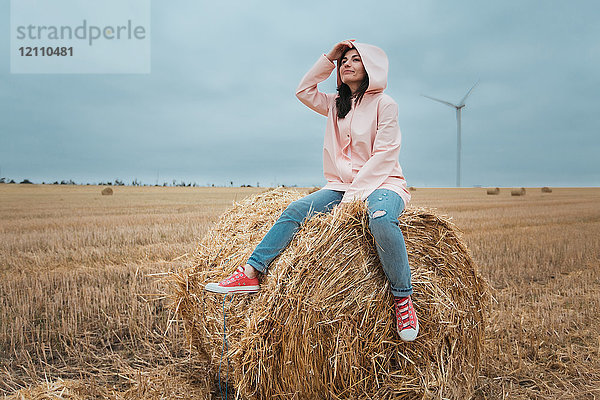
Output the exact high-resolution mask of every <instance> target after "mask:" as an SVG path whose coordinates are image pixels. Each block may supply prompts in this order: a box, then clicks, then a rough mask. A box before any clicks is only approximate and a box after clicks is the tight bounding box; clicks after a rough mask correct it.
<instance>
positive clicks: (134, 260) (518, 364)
mask: <svg viewBox="0 0 600 400" xmlns="http://www.w3.org/2000/svg"><path fill="white" fill-rule="evenodd" d="M527 189H528V190H527V191H528V194H527V196H516V197H512V196H511V195H510V192H509V191H508V190H506V191H501V192H500V193H499V194H498V195H496V196H487V195H486V193H485V191H482V190H481V189H480V188H476V189H427V188H419V190H418V191H414V192H412V195H413V202H412V205H413V206H425V207H431V208H436V209H437V212H438V213H440V214H444V215H448V216H450V217H452V221H453V222H454V224H455V225H456V226H457V227H459V228H460V230H461V231H462V232H463V236H462V238H463V241H464V242H465V243H466V245H467V247H468V249H469V251H470V253H471V255H472V258H473V260H474V261H475V264H476V265H477V268H478V270H479V273H480V274H481V275H482V276H483V277H484V278H486V280H487V281H488V282H489V283H490V285H491V288H492V295H493V298H494V301H492V303H491V310H490V318H489V321H488V324H487V328H486V333H485V338H484V347H483V354H482V360H481V369H480V373H479V375H480V376H479V379H478V382H477V384H476V387H475V394H474V398H475V399H502V398H511V399H555V398H566V399H594V398H598V397H600V336H599V335H598V332H600V317H599V315H598V312H597V310H598V308H599V307H600V258H599V257H600V189H598V188H552V194H551V195H548V194H547V193H541V191H540V190H539V188H537V189H535V190H530V189H529V188H527ZM101 190H102V188H101V187H98V186H89V187H86V186H83V187H73V186H59V187H57V186H39V185H0V199H1V201H0V276H1V277H2V280H1V281H0V299H1V300H0V302H2V304H1V309H2V313H1V314H0V365H1V366H2V368H1V369H0V391H1V393H2V394H4V395H9V394H13V393H15V391H17V390H19V389H23V390H22V392H21V393H20V394H22V395H23V397H22V398H27V399H29V398H42V397H41V395H42V393H46V394H48V393H51V391H52V390H54V391H55V392H54V393H60V391H61V390H63V388H64V387H69V388H72V392H74V393H75V392H77V393H79V392H80V391H81V390H83V392H82V393H83V394H84V395H85V394H86V393H87V396H88V398H90V397H93V396H94V394H100V393H104V394H105V395H106V396H108V397H109V398H160V396H163V398H169V397H170V398H202V397H195V394H199V393H205V392H206V391H207V390H209V389H207V388H206V387H205V386H208V387H212V390H213V391H216V394H215V395H214V396H216V397H215V398H218V389H217V386H216V383H215V382H210V379H209V380H208V381H207V379H206V377H207V375H208V372H207V366H206V365H205V364H203V363H202V361H201V359H200V358H199V357H197V354H196V352H195V351H193V350H191V349H190V346H189V345H188V343H187V342H186V340H185V337H184V335H183V330H182V325H181V323H179V322H177V321H174V322H171V323H169V319H168V313H167V311H166V306H167V301H166V300H165V299H162V300H154V298H155V297H156V296H150V295H149V294H152V293H160V292H162V291H165V290H166V289H167V288H166V287H164V285H163V284H162V283H161V282H157V281H156V280H155V277H153V276H149V275H150V274H153V273H159V272H163V271H168V270H169V269H173V270H175V269H181V268H184V267H186V266H191V265H193V263H194V260H193V259H192V258H191V255H192V254H194V253H195V251H196V247H197V244H198V243H199V241H200V239H201V238H202V237H203V236H204V234H205V233H206V232H208V231H209V230H210V229H211V228H212V227H213V226H214V224H215V222H216V221H217V219H218V217H219V216H220V215H221V214H222V213H223V212H224V211H225V210H226V209H227V208H228V207H230V206H231V202H232V201H233V200H238V201H239V200H242V199H243V198H245V197H247V196H249V195H252V194H256V193H259V192H260V191H262V189H255V188H231V189H225V188H213V189H209V188H144V187H141V188H140V187H137V188H133V187H119V188H118V192H116V193H115V195H113V196H101V195H100V192H101ZM186 254H187V255H188V256H186ZM182 256H183V257H182ZM167 326H169V329H168V330H167ZM165 331H166V332H167V334H166V335H164V332H165ZM40 338H41V339H40ZM157 376H160V377H161V379H162V380H163V383H164V386H161V384H160V383H158V382H160V379H159V378H157ZM61 380H62V381H63V382H66V383H61ZM81 380H83V381H84V382H85V383H86V384H85V385H81V382H78V381H81ZM46 382H48V383H46ZM61 385H62V386H61ZM82 387H83V389H82ZM57 389H60V390H59V391H58V392H56V390H57ZM28 390H29V394H27V393H28V392H27V391H28ZM144 390H145V392H144ZM44 391H45V392H44ZM65 393H68V392H67V389H65V392H63V395H64V394H65ZM126 395H127V396H129V397H126ZM36 396H37V397H36ZM136 396H137V397H136ZM153 396H154V397H153ZM19 398H20V397H19ZM65 398H66V396H65ZM72 398H76V397H74V396H73V397H72ZM96 398H98V397H96Z"/></svg>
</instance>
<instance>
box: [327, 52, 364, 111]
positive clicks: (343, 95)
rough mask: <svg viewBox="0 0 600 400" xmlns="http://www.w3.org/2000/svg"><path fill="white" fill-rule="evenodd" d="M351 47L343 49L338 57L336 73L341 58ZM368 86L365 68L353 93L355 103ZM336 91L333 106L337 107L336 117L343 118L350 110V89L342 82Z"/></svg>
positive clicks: (359, 99) (340, 63)
mask: <svg viewBox="0 0 600 400" xmlns="http://www.w3.org/2000/svg"><path fill="white" fill-rule="evenodd" d="M352 49H353V48H350V47H348V48H347V49H346V50H344V52H343V53H342V55H341V56H340V58H338V61H337V70H338V74H339V71H340V66H341V65H342V58H344V56H345V55H346V53H347V52H348V51H349V50H352ZM368 87H369V75H368V74H367V71H366V70H365V77H364V79H363V80H362V82H361V83H360V85H359V86H358V89H357V90H356V93H355V94H354V97H356V104H358V103H360V101H361V100H362V97H363V95H364V94H365V92H366V91H367V88H368ZM337 91H338V94H339V96H338V97H337V98H336V99H335V107H336V109H337V116H338V118H344V117H345V116H346V115H347V114H348V113H349V112H350V109H351V108H352V90H350V86H348V85H346V84H345V83H343V82H342V83H341V84H340V86H338V88H337Z"/></svg>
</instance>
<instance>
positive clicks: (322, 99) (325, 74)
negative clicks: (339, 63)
mask: <svg viewBox="0 0 600 400" xmlns="http://www.w3.org/2000/svg"><path fill="white" fill-rule="evenodd" d="M334 68H335V64H334V63H333V62H331V61H330V60H329V59H328V58H327V56H326V55H325V54H322V55H321V57H319V59H318V60H317V62H316V63H315V65H313V66H312V68H311V69H309V70H308V72H307V73H306V75H304V77H303V78H302V80H301V81H300V84H299V85H298V88H297V89H296V97H297V98H298V99H299V100H300V101H301V102H302V103H304V104H305V105H306V106H307V107H308V108H310V109H311V110H313V111H316V112H318V113H319V114H321V115H324V116H327V111H328V108H329V102H330V101H331V100H332V99H333V97H335V94H326V93H322V92H319V89H318V88H317V84H318V83H320V82H323V81H324V80H326V79H327V78H329V75H331V71H333V69H334Z"/></svg>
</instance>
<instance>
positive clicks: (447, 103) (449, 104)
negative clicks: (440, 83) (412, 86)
mask: <svg viewBox="0 0 600 400" xmlns="http://www.w3.org/2000/svg"><path fill="white" fill-rule="evenodd" d="M421 96H423V97H427V98H428V99H431V100H435V101H439V102H440V103H444V104H446V105H447V106H450V107H453V108H456V107H457V106H455V105H454V104H452V103H449V102H447V101H444V100H440V99H436V98H435V97H431V96H427V95H426V94H422V95H421Z"/></svg>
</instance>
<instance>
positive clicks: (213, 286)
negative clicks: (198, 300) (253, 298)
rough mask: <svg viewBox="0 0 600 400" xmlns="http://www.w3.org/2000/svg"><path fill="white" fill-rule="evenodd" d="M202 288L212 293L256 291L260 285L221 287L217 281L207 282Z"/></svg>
mask: <svg viewBox="0 0 600 400" xmlns="http://www.w3.org/2000/svg"><path fill="white" fill-rule="evenodd" d="M204 290H206V291H208V292H212V293H221V294H228V293H256V292H258V291H260V286H237V287H223V286H219V284H217V283H208V284H207V285H206V286H205V287H204Z"/></svg>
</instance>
